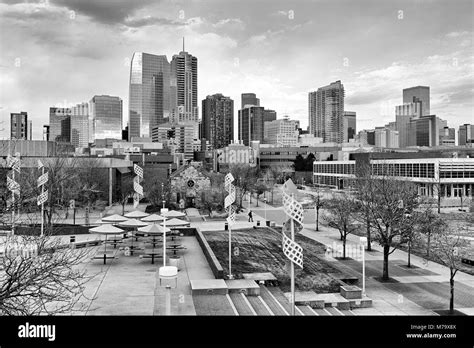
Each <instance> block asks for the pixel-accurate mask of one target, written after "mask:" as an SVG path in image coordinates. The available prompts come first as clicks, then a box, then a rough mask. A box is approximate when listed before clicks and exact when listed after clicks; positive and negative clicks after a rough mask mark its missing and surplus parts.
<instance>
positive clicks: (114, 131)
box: [89, 95, 123, 142]
mask: <svg viewBox="0 0 474 348" xmlns="http://www.w3.org/2000/svg"><path fill="white" fill-rule="evenodd" d="M89 104H90V123H89V127H90V133H91V135H92V139H91V140H90V141H91V142H93V141H94V140H95V139H118V140H120V139H122V118H123V117H122V99H120V98H119V97H113V96H109V95H96V96H94V97H93V98H92V99H91V101H90V103H89Z"/></svg>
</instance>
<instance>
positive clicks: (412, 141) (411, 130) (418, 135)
mask: <svg viewBox="0 0 474 348" xmlns="http://www.w3.org/2000/svg"><path fill="white" fill-rule="evenodd" d="M440 122H441V120H440V119H439V118H438V117H436V115H429V116H422V117H419V118H413V119H411V120H410V122H409V124H408V146H438V145H439V130H440V127H439V124H440Z"/></svg>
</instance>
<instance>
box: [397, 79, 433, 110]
mask: <svg viewBox="0 0 474 348" xmlns="http://www.w3.org/2000/svg"><path fill="white" fill-rule="evenodd" d="M416 102H421V111H420V113H421V114H420V116H428V115H430V88H429V87H427V86H416V87H410V88H405V89H403V104H408V103H416Z"/></svg>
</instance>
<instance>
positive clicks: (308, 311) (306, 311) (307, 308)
mask: <svg viewBox="0 0 474 348" xmlns="http://www.w3.org/2000/svg"><path fill="white" fill-rule="evenodd" d="M296 308H298V309H299V310H300V311H301V312H302V313H303V314H304V315H316V313H314V311H312V310H311V307H310V306H304V305H297V306H296Z"/></svg>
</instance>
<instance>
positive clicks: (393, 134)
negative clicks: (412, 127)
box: [374, 127, 398, 148]
mask: <svg viewBox="0 0 474 348" xmlns="http://www.w3.org/2000/svg"><path fill="white" fill-rule="evenodd" d="M374 138H375V146H376V147H382V148H397V147H398V131H396V130H392V129H390V128H386V127H375V132H374Z"/></svg>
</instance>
